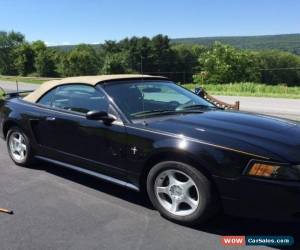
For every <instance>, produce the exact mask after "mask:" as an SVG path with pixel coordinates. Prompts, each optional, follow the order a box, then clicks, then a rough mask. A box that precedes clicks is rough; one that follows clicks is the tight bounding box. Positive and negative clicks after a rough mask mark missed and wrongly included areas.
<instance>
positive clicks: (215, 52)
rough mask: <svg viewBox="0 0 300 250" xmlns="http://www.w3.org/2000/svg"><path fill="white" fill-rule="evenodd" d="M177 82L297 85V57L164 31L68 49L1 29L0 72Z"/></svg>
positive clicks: (299, 69)
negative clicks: (180, 38)
mask: <svg viewBox="0 0 300 250" xmlns="http://www.w3.org/2000/svg"><path fill="white" fill-rule="evenodd" d="M141 72H143V73H144V74H154V75H155V74H156V75H164V76H167V77H169V78H171V79H172V80H175V81H177V82H181V83H188V82H192V81H200V80H201V81H202V80H203V81H205V82H206V83H234V82H260V83H266V84H278V83H280V84H287V85H290V86H295V85H300V56H298V55H295V54H292V53H289V52H284V51H276V50H264V51H251V50H243V49H238V48H235V47H232V46H230V45H227V44H222V43H220V42H215V43H214V44H213V45H211V46H204V45H199V44H197V45H194V44H172V43H170V39H169V38H168V37H167V36H164V35H156V36H154V37H152V38H148V37H140V38H139V37H131V38H125V39H123V40H121V41H118V42H116V41H106V42H105V43H104V44H102V45H101V46H92V45H88V44H80V45H77V46H75V47H73V48H72V49H71V50H69V51H63V50H60V49H58V48H54V47H47V46H46V44H45V43H44V42H43V41H34V42H31V43H29V42H27V41H26V40H25V37H24V35H23V34H21V33H19V32H13V31H12V32H4V31H2V32H0V74H2V75H22V76H45V77H64V76H78V75H96V74H122V73H141Z"/></svg>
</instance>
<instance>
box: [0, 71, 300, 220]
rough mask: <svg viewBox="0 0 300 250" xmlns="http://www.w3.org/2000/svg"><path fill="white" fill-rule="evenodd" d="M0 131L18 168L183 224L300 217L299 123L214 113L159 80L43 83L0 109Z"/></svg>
mask: <svg viewBox="0 0 300 250" xmlns="http://www.w3.org/2000/svg"><path fill="white" fill-rule="evenodd" d="M0 131H1V135H2V137H3V138H4V139H5V140H6V141H7V147H8V152H9V154H10V156H11V158H12V160H13V161H14V162H15V163H16V164H17V165H21V166H28V165H31V164H33V162H34V161H36V160H43V161H48V162H52V163H55V164H58V165H61V166H63V167H67V168H71V169H74V170H76V171H80V172H83V173H86V174H90V175H93V176H95V177H98V178H101V179H104V180H107V181H111V182H114V183H116V184H119V185H123V186H125V187H127V188H130V189H133V190H141V191H146V192H147V194H148V196H149V198H150V200H151V201H152V203H153V205H154V207H155V208H156V209H157V210H158V211H159V212H160V213H161V214H162V215H163V216H165V217H166V218H168V219H170V220H173V221H176V222H179V223H182V224H195V223H200V222H202V221H204V220H206V219H207V218H209V217H210V216H212V215H214V214H215V213H216V212H218V211H220V210H223V211H224V212H226V213H229V214H233V215H240V216H251V217H263V218H273V219H277V218H284V219H292V220H296V219H299V218H300V124H299V123H297V122H294V121H289V120H283V119H279V118H274V117H268V116H264V115H259V114H257V115H255V114H248V113H243V112H238V111H226V110H222V109H220V108H218V107H216V106H214V105H213V104H211V103H209V102H207V101H206V100H204V99H202V98H201V97H199V96H197V95H196V94H194V93H192V92H190V91H188V90H186V89H184V88H182V87H180V86H178V85H177V84H175V83H173V82H171V81H169V80H168V79H166V78H163V77H155V76H145V75H104V76H87V77H72V78H66V79H62V80H55V81H50V82H46V83H44V84H42V85H41V86H40V87H39V88H38V89H37V90H36V91H34V92H32V93H30V94H28V95H27V96H25V97H23V98H21V97H20V96H16V95H15V94H11V95H8V96H7V97H6V99H4V100H3V101H2V102H1V103H0ZM99 185H101V184H99Z"/></svg>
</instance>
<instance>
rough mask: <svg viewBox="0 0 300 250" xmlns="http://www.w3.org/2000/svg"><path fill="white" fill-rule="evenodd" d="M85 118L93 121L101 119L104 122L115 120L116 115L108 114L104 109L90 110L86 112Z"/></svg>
mask: <svg viewBox="0 0 300 250" xmlns="http://www.w3.org/2000/svg"><path fill="white" fill-rule="evenodd" d="M86 119H88V120H94V121H103V122H104V123H112V122H113V121H115V120H116V117H114V116H113V115H110V114H108V113H107V112H105V111H96V110H92V111H89V112H87V114H86Z"/></svg>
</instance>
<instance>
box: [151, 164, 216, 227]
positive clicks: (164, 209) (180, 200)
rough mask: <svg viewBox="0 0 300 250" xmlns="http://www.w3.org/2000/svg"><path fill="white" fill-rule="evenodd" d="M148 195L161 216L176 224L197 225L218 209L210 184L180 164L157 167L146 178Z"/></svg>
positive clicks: (186, 165)
mask: <svg viewBox="0 0 300 250" xmlns="http://www.w3.org/2000/svg"><path fill="white" fill-rule="evenodd" d="M147 192H148V195H149V198H150V200H151V202H152V204H153V206H154V207H155V208H156V209H157V210H158V211H159V212H160V214H161V215H162V216H164V217H165V218H167V219H169V220H171V221H174V222H177V223H179V224H184V225H195V224H200V223H202V222H204V221H206V220H207V219H209V218H210V217H211V216H212V215H213V214H214V213H215V212H216V210H217V206H216V203H215V201H216V200H217V199H216V197H215V196H214V193H213V188H212V183H211V182H210V181H209V180H208V178H207V177H206V176H205V175H203V174H202V173H201V172H200V171H199V170H197V169H195V168H194V167H192V166H190V165H188V164H185V163H182V162H177V161H164V162H160V163H158V164H156V165H155V166H154V167H153V168H152V169H151V170H150V172H149V174H148V177H147Z"/></svg>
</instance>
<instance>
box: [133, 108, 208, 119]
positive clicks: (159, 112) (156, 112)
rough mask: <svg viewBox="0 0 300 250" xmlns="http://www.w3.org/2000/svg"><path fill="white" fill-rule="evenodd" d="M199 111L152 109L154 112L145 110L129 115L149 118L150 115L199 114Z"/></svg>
mask: <svg viewBox="0 0 300 250" xmlns="http://www.w3.org/2000/svg"><path fill="white" fill-rule="evenodd" d="M199 112H201V113H202V111H201V110H171V109H164V110H161V109H154V110H145V111H141V112H137V113H134V114H131V115H132V116H134V117H143V116H151V115H170V114H178V113H199Z"/></svg>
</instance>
